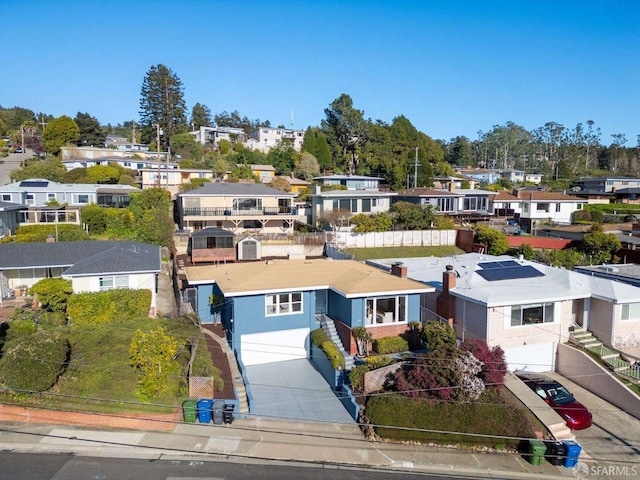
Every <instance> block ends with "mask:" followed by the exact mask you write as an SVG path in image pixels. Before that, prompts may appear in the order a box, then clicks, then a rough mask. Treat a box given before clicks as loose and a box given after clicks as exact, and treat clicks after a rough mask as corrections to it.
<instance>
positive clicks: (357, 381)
mask: <svg viewBox="0 0 640 480" xmlns="http://www.w3.org/2000/svg"><path fill="white" fill-rule="evenodd" d="M370 370H371V368H369V366H368V365H356V366H355V367H353V368H352V369H351V371H350V372H349V382H350V383H351V386H352V387H353V388H354V389H355V390H360V391H362V389H363V388H364V374H365V373H367V372H368V371H370Z"/></svg>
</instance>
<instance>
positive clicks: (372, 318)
mask: <svg viewBox="0 0 640 480" xmlns="http://www.w3.org/2000/svg"><path fill="white" fill-rule="evenodd" d="M389 299H392V300H393V301H394V311H393V312H379V311H378V301H381V300H389ZM364 303H365V324H366V326H367V327H375V326H381V325H390V324H391V325H397V324H404V323H408V322H407V315H408V308H409V298H408V295H394V296H388V297H372V298H366V299H365V301H364ZM383 313H392V315H393V316H392V317H391V318H387V315H386V314H383Z"/></svg>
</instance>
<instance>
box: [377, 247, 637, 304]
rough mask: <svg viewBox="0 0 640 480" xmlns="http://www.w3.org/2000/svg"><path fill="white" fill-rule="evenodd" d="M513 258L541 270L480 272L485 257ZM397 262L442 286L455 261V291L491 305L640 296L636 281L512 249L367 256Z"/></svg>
mask: <svg viewBox="0 0 640 480" xmlns="http://www.w3.org/2000/svg"><path fill="white" fill-rule="evenodd" d="M509 261H517V262H518V264H519V265H521V266H527V267H533V268H534V269H536V270H537V271H539V272H540V273H542V274H543V275H540V276H525V277H522V278H504V279H493V280H487V279H486V278H483V276H482V275H481V274H479V273H478V271H481V270H483V264H484V265H485V266H486V263H487V262H509ZM397 262H402V263H403V264H404V265H405V266H406V267H407V271H408V277H409V278H412V279H414V280H417V281H420V282H423V283H426V284H428V285H433V286H435V287H436V288H438V290H442V280H443V273H444V271H445V269H446V266H447V265H451V266H452V267H453V271H454V272H455V273H456V287H455V288H454V289H452V290H451V294H452V295H454V296H457V297H460V298H465V299H467V300H469V301H472V302H475V303H479V304H484V305H487V306H489V307H491V306H504V305H513V304H518V303H521V304H524V303H542V302H554V301H562V300H568V299H577V298H590V297H594V298H601V299H605V300H607V301H612V302H615V303H636V302H640V288H638V287H635V286H632V285H628V284H624V283H622V282H616V281H613V280H608V279H604V278H598V277H595V276H590V275H587V274H584V273H578V272H574V271H570V270H565V269H562V268H556V267H550V266H547V265H543V264H541V263H537V262H531V261H528V260H524V259H522V260H520V259H516V258H514V257H511V256H509V255H500V256H493V255H486V254H478V253H467V254H462V255H454V256H449V257H412V258H386V259H378V260H367V262H366V263H368V264H370V265H373V266H377V267H379V268H383V269H387V270H388V269H390V268H391V265H393V264H394V263H397Z"/></svg>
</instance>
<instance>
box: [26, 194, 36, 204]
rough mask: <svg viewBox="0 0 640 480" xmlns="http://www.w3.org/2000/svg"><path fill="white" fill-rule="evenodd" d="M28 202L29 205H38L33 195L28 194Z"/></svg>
mask: <svg viewBox="0 0 640 480" xmlns="http://www.w3.org/2000/svg"><path fill="white" fill-rule="evenodd" d="M26 200H27V205H35V203H36V201H35V197H34V195H33V193H27V198H26Z"/></svg>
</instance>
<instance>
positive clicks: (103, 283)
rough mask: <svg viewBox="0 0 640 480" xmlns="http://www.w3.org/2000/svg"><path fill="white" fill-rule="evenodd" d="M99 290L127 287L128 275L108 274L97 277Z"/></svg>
mask: <svg viewBox="0 0 640 480" xmlns="http://www.w3.org/2000/svg"><path fill="white" fill-rule="evenodd" d="M98 283H99V284H100V291H101V292H105V291H107V290H115V289H118V288H123V289H128V288H129V275H108V276H105V277H100V278H99V279H98Z"/></svg>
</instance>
